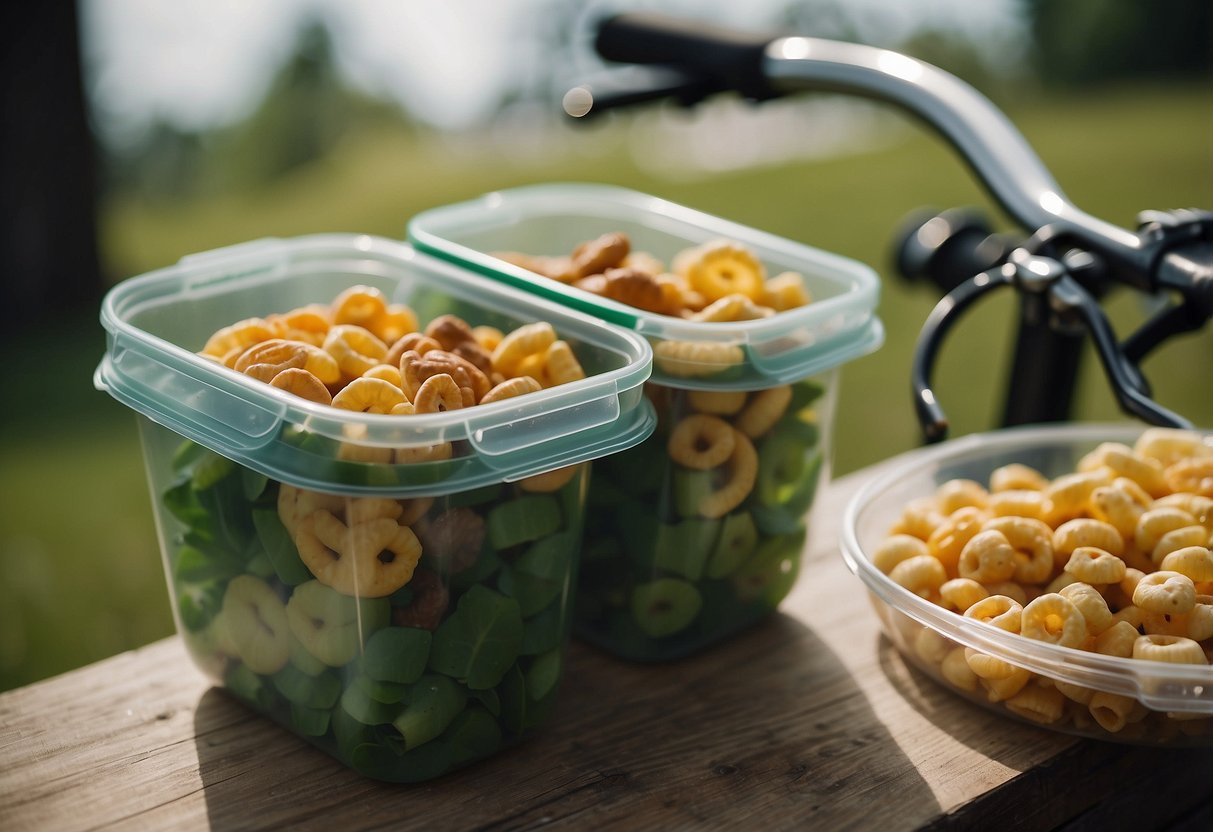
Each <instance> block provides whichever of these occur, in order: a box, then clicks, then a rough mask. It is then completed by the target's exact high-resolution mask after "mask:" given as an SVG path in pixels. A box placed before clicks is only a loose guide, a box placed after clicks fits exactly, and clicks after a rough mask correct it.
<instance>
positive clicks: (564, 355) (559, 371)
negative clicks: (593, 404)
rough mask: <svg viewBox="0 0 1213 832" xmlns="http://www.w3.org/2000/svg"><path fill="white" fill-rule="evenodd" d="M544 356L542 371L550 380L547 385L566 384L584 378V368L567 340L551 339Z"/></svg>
mask: <svg viewBox="0 0 1213 832" xmlns="http://www.w3.org/2000/svg"><path fill="white" fill-rule="evenodd" d="M544 356H545V358H546V365H545V367H544V373H545V375H546V376H547V381H548V382H550V385H549V386H555V385H557V384H568V383H569V382H573V381H580V380H581V379H583V378H585V370H583V369H582V368H581V362H580V361H578V360H577V356H576V355H574V354H573V348H572V347H570V346H569V344H568V342H567V341H553V342H552V344H551V346H549V347H548V348H547V352H546V353H544Z"/></svg>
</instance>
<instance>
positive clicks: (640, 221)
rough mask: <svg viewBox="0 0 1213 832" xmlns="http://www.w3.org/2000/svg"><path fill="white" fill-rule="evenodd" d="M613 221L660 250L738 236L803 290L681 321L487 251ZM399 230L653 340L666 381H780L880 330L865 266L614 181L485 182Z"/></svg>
mask: <svg viewBox="0 0 1213 832" xmlns="http://www.w3.org/2000/svg"><path fill="white" fill-rule="evenodd" d="M612 231H619V232H623V233H625V234H627V235H628V237H629V239H630V241H631V244H632V248H633V250H640V251H646V252H649V253H651V254H653V255H655V256H657V257H658V258H662V259H664V260H665V261H666V262H669V260H670V259H671V258H672V257H673V256H674V255H675V254H676V253H677V252H679V251H681V250H683V249H686V248H690V247H693V246H697V245H701V244H703V243H706V242H709V241H712V240H715V239H719V238H726V239H731V240H734V241H737V242H739V243H742V244H744V245H746V246H748V247H749V248H750V249H751V250H752V251H753V252H754V254H755V255H756V256H757V257H758V258H759V260H761V261H762V263H763V264H764V266H765V267H766V269H767V272H768V274H772V275H774V274H777V273H779V272H782V271H796V272H799V273H800V274H801V275H803V277H804V280H805V285H806V287H807V288H808V290H809V292H810V293H811V295H812V298H813V302H812V303H810V304H808V305H806V306H802V307H799V308H796V309H792V310H788V311H785V312H780V313H778V314H776V315H773V316H771V317H768V318H763V319H758V320H750V321H738V322H729V323H711V322H697V321H688V320H684V319H682V318H678V317H673V316H670V315H662V314H659V313H656V312H648V311H645V310H642V309H637V308H635V307H632V306H628V305H626V304H624V303H620V302H618V301H615V300H612V299H609V298H603V297H601V296H599V295H595V294H592V293H591V292H588V291H585V290H583V289H578V288H576V287H573V286H569V285H566V284H563V283H560V282H558V281H555V280H551V279H549V278H546V277H542V276H540V275H537V274H535V273H534V272H530V271H527V270H526V269H523V268H521V267H519V266H516V265H513V264H511V263H508V262H506V261H505V260H503V259H501V258H499V257H495V256H493V253H494V252H501V251H519V252H525V253H527V254H534V255H558V254H568V253H569V252H571V251H572V250H573V248H574V247H575V246H576V245H577V244H578V243H580V242H583V241H586V240H592V239H595V238H597V237H598V236H600V235H602V234H605V233H608V232H612ZM408 236H409V239H410V240H411V241H412V242H413V244H414V245H416V246H417V248H418V249H420V250H422V251H425V252H428V253H431V254H434V255H437V256H439V257H442V258H444V259H447V260H450V261H451V262H454V263H458V264H459V265H462V266H466V267H468V268H470V269H473V270H475V271H477V272H479V273H481V274H485V275H489V276H491V277H493V278H495V279H497V280H500V281H502V282H504V283H508V284H510V285H512V286H518V287H520V288H523V289H526V290H527V291H528V292H531V293H533V294H536V295H539V296H542V297H546V298H551V299H552V300H556V301H558V302H560V303H561V304H564V305H565V306H570V307H573V308H575V309H580V310H583V311H586V312H589V313H591V314H593V315H594V316H596V317H598V318H601V319H603V320H606V321H609V322H611V323H614V324H618V325H620V326H623V327H626V328H628V329H631V330H634V331H636V332H638V333H640V334H642V335H644V336H645V337H646V338H648V339H649V341H650V342H651V343H652V344H653V346H654V350H655V352H656V360H655V363H654V368H653V380H654V381H659V382H661V383H663V384H669V385H671V386H676V387H684V388H691V389H706V390H729V389H733V390H752V389H759V388H763V387H772V386H775V385H779V384H786V383H788V382H791V381H796V380H798V379H801V378H804V377H806V376H809V375H813V374H814V373H818V372H822V371H824V370H828V369H831V368H833V367H837V366H839V365H840V364H843V363H844V362H846V361H850V360H852V359H854V358H858V357H859V356H861V355H865V354H867V353H869V352H871V351H873V350H875V349H876V348H877V347H879V346H880V344H881V343H882V342H883V340H884V330H883V328H882V326H881V323H880V319H879V318H877V317H876V314H875V309H876V303H877V300H878V297H879V290H880V282H879V279H878V278H877V276H876V274H875V272H873V271H872V270H871V269H869V268H868V267H867V266H865V265H863V264H861V263H858V262H856V261H853V260H849V259H847V258H844V257H839V256H837V255H834V254H829V253H827V252H824V251H820V250H818V249H815V248H811V247H809V246H805V245H802V244H800V243H795V242H792V241H790V240H786V239H783V238H781V237H777V236H775V235H772V234H766V233H764V232H761V231H757V230H755V229H753V228H748V227H746V226H744V225H739V224H737V223H733V222H729V221H727V220H723V219H720V218H718V217H714V216H712V215H710V214H705V213H702V212H700V211H695V210H692V209H690V208H686V207H683V206H681V205H676V204H674V203H671V202H667V201H665V200H663V199H658V198H657V197H653V196H648V195H646V194H642V193H637V192H636V191H630V190H626V189H623V188H615V187H610V186H605V185H590V184H563V183H561V184H549V185H536V186H529V187H523V188H516V189H512V190H506V191H498V192H494V193H489V194H485V195H484V196H481V197H479V198H478V199H474V200H471V201H469V202H463V203H458V204H455V205H449V206H445V207H441V208H435V209H431V210H429V211H424V212H422V213H420V214H418V215H417V216H416V217H414V218H413V219H412V221H411V222H409V225H408ZM671 345H689V346H687V347H686V348H682V347H674V346H671ZM696 347H702V349H696ZM697 356H702V357H697Z"/></svg>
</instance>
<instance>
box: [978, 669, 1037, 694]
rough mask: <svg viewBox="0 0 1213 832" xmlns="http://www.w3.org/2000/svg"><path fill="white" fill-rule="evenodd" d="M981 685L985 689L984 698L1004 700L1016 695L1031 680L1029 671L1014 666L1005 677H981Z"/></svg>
mask: <svg viewBox="0 0 1213 832" xmlns="http://www.w3.org/2000/svg"><path fill="white" fill-rule="evenodd" d="M980 681H981V686H982V687H983V688H985V689H986V699H988V700H989V701H991V702H1005V701H1006V700H1008V699H1011V698H1012V697H1015V696H1017V695H1018V694H1019V693H1020V692H1021V691H1022V690H1023V689H1024V688H1025V687H1027V685H1028V682H1030V681H1032V674H1031V672H1029V671H1027V670H1024V669H1023V668H1022V667H1016V668H1014V671H1013V672H1012V673H1011V675H1010V676H1008V677H1006V678H1005V679H981V680H980Z"/></svg>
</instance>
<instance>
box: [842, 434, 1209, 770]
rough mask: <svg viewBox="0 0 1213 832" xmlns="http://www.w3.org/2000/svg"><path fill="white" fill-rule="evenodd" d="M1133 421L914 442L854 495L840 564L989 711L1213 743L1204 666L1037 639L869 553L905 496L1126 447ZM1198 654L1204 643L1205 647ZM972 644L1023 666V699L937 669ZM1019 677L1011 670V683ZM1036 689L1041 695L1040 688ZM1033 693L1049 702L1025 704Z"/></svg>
mask: <svg viewBox="0 0 1213 832" xmlns="http://www.w3.org/2000/svg"><path fill="white" fill-rule="evenodd" d="M1142 430H1143V428H1142V427H1140V426H1136V427H1134V426H1124V425H1066V426H1056V427H1029V428H1013V429H1007V430H1001V431H995V432H991V433H985V434H975V435H970V436H966V437H963V438H961V439H957V440H953V441H949V442H945V443H943V444H942V445H939V446H937V447H934V448H930V449H926V450H920V451H914V452H911V453H910V454H908V455H907V456H906V459H905V460H904V464H902V465H899V466H897V467H895V468H893V469H891V470H890V471H889V472H888V473H887V474H884V475H883V476H881V477H879V478H877V479H875V480H873V481H872V482H871V483H869V484H868V485H867V486H866V487H865V488H864V489H863V490H862V491H861V492H860V493H858V494H857V495H856V496H855V497H854V498H853V499H852V501H851V503H850V505H849V506H848V508H847V511H846V515H845V519H844V527H843V532H842V539H841V542H842V554H843V558H844V559H845V561H846V563H847V566H848V567H850V569H851V571H852V572H854V573H855V574H856V575H858V576H859V578H860V580H861V581H863V584H864V585H865V586H866V587H867V589H868V592H869V597H870V600H871V602H872V606H873V607H874V608H875V610H876V613H877V615H878V616H879V618H880V621H881V623H882V625H883V627H884V631H885V633H886V634H887V635H888V637H889V639H890V640H891V641H892V642H893V644H894V645H895V646H896V647H897V649H898V650H899V651H900V652H901V654H902V655H903V656H904V657H905V658H906V660H907V661H909V662H910V663H911V664H913V665H914V666H916V667H917V668H918V669H920V670H922V671H923V672H924V673H926V674H927V675H928V676H930V677H931V678H932V679H934V680H935V681H936V682H938V683H939V684H941V685H943V686H944V687H946V688H947V689H948V690H951V691H953V692H954V693H957V694H959V695H960V696H963V697H965V698H966V699H968V700H969V701H971V702H974V703H976V704H978V705H981V706H982V707H984V708H987V709H989V710H991V711H994V712H995V713H998V714H1001V715H1003V716H1007V717H1011V718H1014V719H1018V720H1020V721H1023V722H1028V723H1031V724H1036V725H1044V726H1045V727H1048V728H1051V729H1053V730H1057V731H1061V732H1064V733H1067V734H1075V735H1078V736H1083V737H1093V738H1096V739H1103V740H1111V741H1116V742H1127V743H1134V744H1149V745H1194V746H1208V745H1213V666H1209V665H1195V664H1172V663H1168V662H1162V661H1147V660H1143V659H1135V658H1119V657H1117V656H1112V655H1103V654H1101V653H1097V652H1090V651H1087V650H1081V649H1077V648H1071V647H1064V646H1060V645H1057V644H1050V643H1047V642H1044V641H1037V640H1033V639H1029V638H1027V637H1025V636H1021V635H1019V634H1018V633H1013V632H1007V631H1004V630H1000V629H998V628H997V627H994V626H990V625H988V624H985V623H982V622H978V621H975V620H973V619H971V618H965V617H963V616H961V615H959V614H957V613H955V612H952V611H950V610H947V609H945V608H944V607H941V606H938V605H936V604H934V603H932V602H930V601H928V600H926V599H924V598H922V597H920V596H919V595H917V594H915V593H913V592H911V591H910V590H908V589H906V588H904V587H902V586H900V585H898V584H897V583H895V582H894V581H893V580H891V579H890V578H889V577H888V576H886V575H885V574H884V573H882V572H881V571H880V570H879V569H877V568H876V566H874V565H873V563H872V560H871V556H872V553H873V551H874V550H875V548H876V547H877V545H878V544H879V543H880V542H881V541H882V540H884V539H885V538H886V537H887V536H888V533H889V529H890V527H892V526H893V524H894V523H895V522H896V521H897V520H898V518H899V517H901V515H902V510H903V509H904V508H905V506H906V505H907V503H909V502H910V501H912V500H915V499H917V498H921V497H925V496H929V495H931V494H933V493H935V489H936V488H937V487H938V486H939V485H941V484H943V483H945V482H948V481H949V480H953V479H970V480H975V481H977V482H978V483H987V482H988V481H989V476H990V474H991V472H993V471H994V470H995V469H997V468H999V467H1001V466H1004V465H1008V464H1011V463H1022V464H1024V465H1028V466H1031V467H1033V468H1035V469H1037V470H1038V471H1040V472H1041V473H1042V474H1044V475H1045V476H1046V477H1049V478H1053V477H1057V476H1061V475H1063V474H1067V473H1070V472H1073V471H1075V470H1076V465H1077V463H1078V461H1079V459H1081V458H1082V457H1083V456H1084V455H1085V454H1087V453H1088V452H1090V451H1091V450H1093V449H1094V448H1096V447H1097V446H1098V445H1100V444H1101V443H1103V442H1121V443H1124V444H1127V445H1130V446H1131V445H1132V444H1133V442H1134V440H1135V439H1136V438H1137V437H1138V435H1140V434H1141V432H1142ZM1205 646H1206V652H1207V647H1208V645H1207V644H1206V645H1205ZM965 649H967V650H968V651H970V654H971V653H972V651H976V652H978V653H981V654H985V655H986V656H991V657H994V658H995V659H1000V660H1002V661H1003V662H1006V663H1008V664H1009V665H1012V666H1014V667H1015V668H1022V669H1023V670H1024V671H1027V677H1026V679H1027V681H1026V683H1025V684H1024V685H1023V686H1022V687H1021V686H1019V684H1018V682H1017V683H1016V689H1017V690H1026V691H1027V692H1028V693H1027V699H1017V698H1016V697H1015V696H1013V695H1012V696H1009V698H1008V695H1006V694H1009V693H1010V691H1003V692H1001V693H1000V692H999V691H998V690H997V687H998V686H997V685H987V684H985V683H983V682H982V681H981V680H969V682H968V683H966V681H965V676H964V674H960V675H959V676H958V675H956V674H954V673H952V674H949V673H948V672H946V670H945V667H944V663H945V662H946V661H947V660H948V659H947V658H946V657H948V656H949V655H953V656H954V658H955V657H959V656H960V655H961V654H959V653H955V651H957V650H965ZM1022 680H1023V677H1020V681H1022ZM1041 691H1043V692H1045V693H1044V694H1043V696H1041V694H1040V693H1039V692H1041ZM1038 696H1039V697H1041V698H1040V701H1041V702H1042V703H1047V707H1039V706H1036V705H1034V704H1032V702H1031V701H1029V700H1031V699H1033V698H1036V697H1038Z"/></svg>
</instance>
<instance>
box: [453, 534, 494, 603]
mask: <svg viewBox="0 0 1213 832" xmlns="http://www.w3.org/2000/svg"><path fill="white" fill-rule="evenodd" d="M500 568H501V558H500V557H498V556H497V553H496V552H494V551H493V547H492V545H491V544H490V543H489V540H488V538H487V536H486V537H485V540H484V544H483V545H482V546H481V547H480V555H479V556H478V557H477V558H476V562H475V563H473V564H472V565H471V566H469V567H468V568H467V569H464V570H463V571H462V572H457V573H456V574H454V575H452V576H451V589H452V590H454V591H455V592H466V591H467V590H468V589H470V588H471V587H472V586H475V585H476V584H481V583H484V582H486V581H487V580H488V579H489V578H491V577H492V576H493V573H495V572H496V571H497V570H498V569H500Z"/></svg>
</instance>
